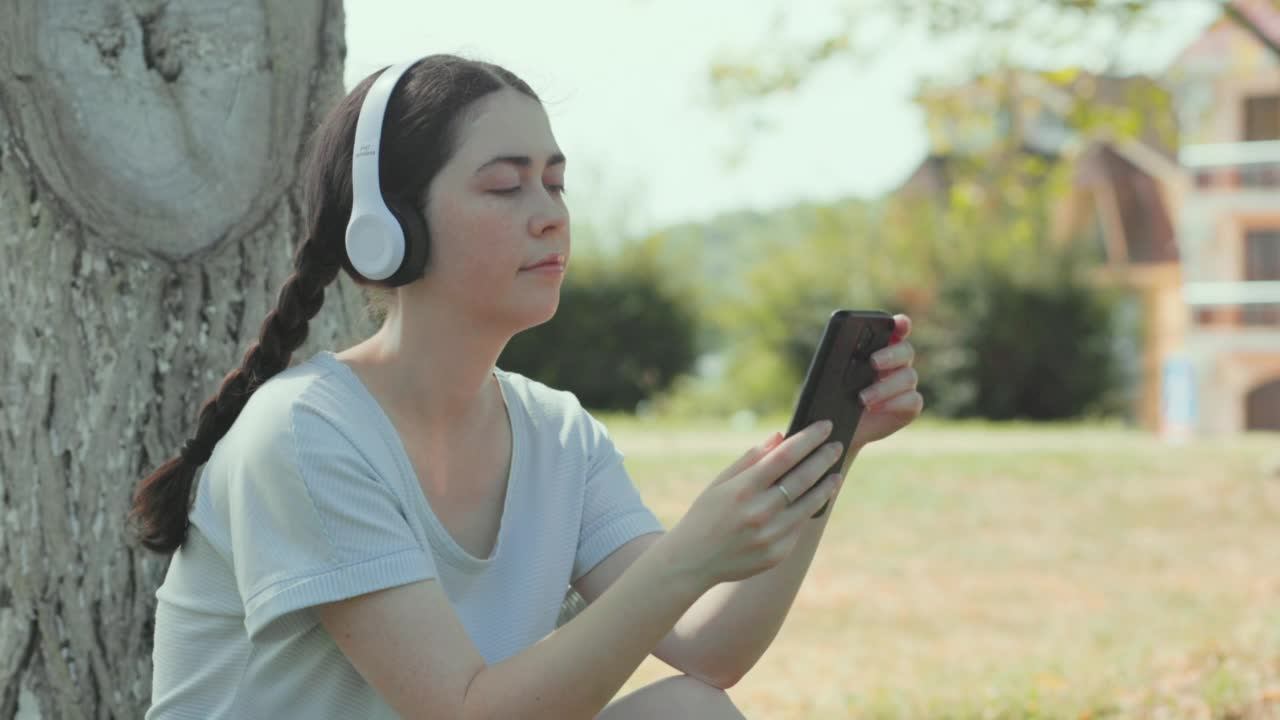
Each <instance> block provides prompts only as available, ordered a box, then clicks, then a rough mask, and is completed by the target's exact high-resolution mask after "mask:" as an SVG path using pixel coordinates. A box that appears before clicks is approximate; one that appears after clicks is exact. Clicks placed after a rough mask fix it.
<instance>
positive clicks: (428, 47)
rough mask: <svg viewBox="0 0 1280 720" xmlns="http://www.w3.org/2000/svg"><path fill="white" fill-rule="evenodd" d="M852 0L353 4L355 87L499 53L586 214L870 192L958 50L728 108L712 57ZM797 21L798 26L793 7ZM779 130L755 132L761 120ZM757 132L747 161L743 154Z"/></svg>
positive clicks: (909, 54) (908, 144) (572, 200)
mask: <svg viewBox="0 0 1280 720" xmlns="http://www.w3.org/2000/svg"><path fill="white" fill-rule="evenodd" d="M849 4H850V3H849V2H848V1H847V0H790V1H788V2H785V3H783V2H779V3H778V4H777V6H778V7H781V6H784V5H785V6H786V7H788V8H789V10H788V12H787V13H786V14H785V15H784V16H777V15H775V11H774V9H773V8H774V7H775V6H774V5H773V4H766V3H761V2H743V1H742V0H700V1H699V2H697V3H690V2H687V0H611V1H610V0H543V1H542V2H537V3H530V2H518V1H514V0H510V1H508V2H492V1H491V2H475V3H464V2H456V3H448V4H440V3H426V2H421V0H418V1H413V0H358V1H353V2H348V3H346V19H347V60H346V84H347V87H348V88H350V87H351V86H352V85H354V84H355V83H356V82H357V81H358V80H359V79H360V78H362V77H364V76H366V75H367V74H368V73H370V72H373V71H374V70H377V69H378V68H380V67H382V66H384V65H390V64H393V63H397V62H401V61H403V60H405V59H408V58H411V57H416V56H420V55H426V54H430V53H435V52H452V53H457V54H461V55H464V56H468V57H473V58H476V59H483V60H489V61H492V62H497V63H499V64H501V65H503V66H505V67H507V68H508V69H510V70H512V71H513V72H515V73H516V74H517V75H520V76H521V77H523V78H524V79H525V80H526V81H527V82H528V83H529V84H530V85H531V86H532V87H533V89H534V90H535V91H536V92H537V93H538V94H539V95H540V96H541V97H542V99H543V101H544V103H545V104H546V106H547V111H548V114H549V116H550V118H551V126H552V130H553V132H554V133H555V134H556V139H557V140H558V141H559V143H560V147H561V148H562V149H563V150H564V152H565V155H567V156H568V158H569V164H568V167H567V170H566V185H567V186H568V188H569V190H568V194H567V196H566V197H567V199H568V202H569V206H570V209H571V211H572V212H573V214H574V217H575V219H579V220H584V219H585V220H599V221H610V222H621V223H623V224H624V225H625V227H626V229H627V230H628V231H631V232H635V231H642V230H644V229H647V228H652V227H657V226H662V225H665V224H669V223H673V222H681V221H685V220H703V219H709V218H710V217H711V216H713V215H715V214H717V213H721V212H726V211H731V210H737V209H745V208H752V209H757V210H768V209H773V208H776V207H780V206H786V205H791V204H794V203H796V202H800V201H829V200H835V199H839V198H845V197H849V196H851V195H861V196H869V195H876V194H880V193H883V192H885V191H887V190H889V189H892V187H894V186H895V185H896V184H897V183H899V182H901V181H902V180H903V179H904V178H905V176H906V175H907V174H908V173H909V172H910V171H911V170H912V169H913V168H914V167H915V166H916V165H917V164H918V163H919V161H920V159H921V158H922V157H923V155H924V153H925V151H926V147H925V138H924V125H923V120H922V118H921V115H920V113H919V111H918V110H917V109H916V108H915V107H914V105H912V103H911V102H910V95H911V93H912V92H913V90H914V88H915V83H916V79H917V77H918V76H919V73H920V72H921V71H928V72H937V71H940V70H943V69H945V68H946V65H947V62H948V60H949V58H948V57H947V56H946V54H945V52H944V51H942V50H939V49H938V48H936V46H934V45H932V44H930V43H927V42H925V41H923V40H922V39H921V38H919V37H912V36H903V37H902V38H901V40H900V41H896V40H895V42H894V43H893V45H892V46H891V48H890V50H889V51H888V52H887V53H885V54H883V55H882V56H881V57H879V58H878V59H877V60H876V61H875V62H874V64H870V65H867V64H863V65H855V64H853V63H851V62H847V61H846V62H833V63H829V64H828V65H827V66H825V67H824V68H823V69H822V70H821V71H820V72H819V73H818V74H817V75H815V76H814V77H812V78H811V79H810V80H809V81H808V82H807V83H806V84H805V85H804V86H802V87H801V88H800V89H799V90H798V91H796V92H795V93H792V94H791V95H789V96H787V97H785V98H778V99H773V100H770V101H768V102H765V103H763V104H758V105H755V106H752V107H750V108H741V109H737V110H734V111H725V110H717V109H715V108H713V107H712V106H711V103H710V102H709V98H708V90H707V88H708V80H707V76H708V69H709V68H710V67H711V64H712V61H713V59H714V58H715V57H717V56H718V55H722V54H724V53H732V54H735V55H741V54H743V53H750V52H751V51H752V50H755V49H760V48H776V47H779V46H784V45H785V44H786V42H787V41H788V40H793V41H794V40H798V39H803V38H811V37H819V36H821V34H822V33H823V31H824V30H825V29H826V28H829V27H831V26H833V25H834V24H835V23H836V21H837V20H838V18H839V17H840V16H839V14H838V13H839V12H840V10H841V9H842V8H845V7H847V6H848V5H849ZM1169 6H1170V10H1171V12H1170V13H1168V14H1171V15H1172V14H1178V13H1177V12H1173V9H1174V8H1182V13H1181V14H1182V15H1185V18H1182V19H1181V21H1180V22H1178V24H1177V27H1176V28H1172V29H1171V30H1170V32H1169V35H1170V37H1169V38H1168V41H1167V42H1165V43H1163V44H1160V45H1161V46H1160V47H1152V46H1151V45H1150V44H1147V45H1144V48H1143V55H1144V57H1148V58H1150V59H1151V62H1153V63H1155V64H1159V63H1160V62H1162V61H1163V62H1167V61H1168V58H1169V57H1171V56H1172V54H1173V53H1174V52H1176V51H1177V50H1178V49H1179V48H1180V47H1181V44H1182V43H1183V42H1185V41H1187V40H1188V39H1190V38H1191V37H1192V36H1193V35H1194V33H1195V30H1196V28H1198V27H1203V25H1204V22H1205V20H1206V19H1207V18H1208V17H1209V15H1208V14H1207V13H1206V12H1205V9H1206V6H1207V3H1204V2H1199V3H1197V2H1189V1H1188V2H1180V3H1170V4H1169ZM782 17H784V18H785V22H782V21H781V19H780V18H782ZM761 117H763V118H766V119H768V120H769V121H770V123H771V124H772V126H771V128H770V129H769V130H765V131H763V132H757V133H754V134H752V133H749V132H748V130H747V128H749V126H750V124H751V123H752V122H753V118H761ZM746 138H751V141H750V142H749V143H745V149H746V152H745V155H744V157H743V158H742V162H741V163H739V164H737V165H736V166H733V167H730V166H729V164H728V162H727V158H728V156H729V154H730V153H731V152H732V151H733V150H734V149H735V147H738V146H743V145H744V143H743V140H744V139H746Z"/></svg>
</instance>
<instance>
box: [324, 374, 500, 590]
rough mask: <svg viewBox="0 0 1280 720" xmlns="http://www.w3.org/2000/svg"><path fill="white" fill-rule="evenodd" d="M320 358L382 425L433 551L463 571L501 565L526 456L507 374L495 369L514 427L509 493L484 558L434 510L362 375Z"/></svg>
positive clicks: (389, 423) (402, 446)
mask: <svg viewBox="0 0 1280 720" xmlns="http://www.w3.org/2000/svg"><path fill="white" fill-rule="evenodd" d="M316 357H317V358H320V359H322V361H323V362H324V363H325V364H327V365H330V366H332V367H335V368H336V369H337V370H338V371H339V374H340V375H341V376H342V377H343V378H344V379H345V380H346V382H347V384H348V385H349V386H351V388H352V389H353V390H354V391H355V392H356V394H357V395H359V396H360V398H361V400H362V402H364V403H365V405H366V406H368V408H369V410H370V411H371V414H372V415H373V417H374V418H375V420H376V422H377V423H378V424H379V426H380V427H379V430H380V431H381V433H382V434H383V436H384V437H385V438H386V440H387V442H388V444H390V446H391V447H392V449H393V452H394V454H395V455H396V462H397V463H399V465H400V470H401V472H402V473H403V474H404V478H405V480H406V482H408V483H409V486H410V487H409V492H410V494H411V495H412V496H413V497H415V498H417V501H418V502H420V503H421V506H422V508H423V509H425V510H426V517H427V528H428V532H430V533H431V535H432V539H433V540H434V541H435V542H436V543H438V544H435V545H434V547H433V549H435V550H436V551H438V552H440V553H441V554H442V555H443V556H444V559H445V560H447V561H448V562H449V563H450V564H451V565H454V566H455V567H458V568H460V569H462V570H469V571H478V570H483V569H485V568H488V567H490V566H491V565H493V564H494V563H495V562H497V561H498V559H499V558H501V556H502V550H503V547H504V546H505V545H506V543H505V541H504V538H505V537H506V535H507V534H508V532H509V531H510V530H509V526H510V525H511V523H512V508H513V507H515V505H516V504H515V502H514V501H513V499H512V498H513V496H514V495H515V494H516V491H517V489H518V488H519V487H520V483H519V478H520V473H519V472H518V468H519V467H520V461H521V460H522V457H523V441H524V433H523V429H522V428H521V426H520V423H519V422H517V421H516V417H515V413H516V409H515V407H513V405H512V400H513V399H517V401H518V398H516V395H517V393H513V392H508V390H509V388H508V384H507V377H506V376H507V373H506V372H505V371H503V370H502V369H500V368H497V367H495V368H494V373H493V374H494V377H495V378H496V379H497V381H498V391H499V394H500V395H501V396H502V402H503V406H504V408H505V411H506V414H507V423H508V424H509V425H510V427H511V466H510V468H509V469H508V470H507V491H506V496H505V498H504V499H503V504H502V517H501V519H500V520H499V521H498V537H497V540H495V541H494V544H493V549H492V550H491V551H490V552H489V557H487V558H480V557H476V556H475V555H472V554H471V553H470V552H468V551H467V550H466V549H464V548H463V547H462V546H461V545H459V544H458V542H457V541H456V540H454V539H453V536H452V535H450V534H449V531H448V530H447V529H446V528H445V527H444V525H443V524H442V523H441V522H440V518H438V517H437V516H436V513H435V510H433V509H432V508H431V502H430V501H428V500H427V496H426V494H425V493H423V492H422V485H421V483H420V481H419V478H418V476H417V473H416V472H415V471H414V469H413V463H412V461H410V460H409V453H408V451H407V450H406V449H405V446H404V440H403V439H402V438H401V437H400V433H399V431H398V430H396V427H395V424H394V423H392V422H391V417H390V416H389V415H387V413H386V411H385V410H383V409H382V405H381V404H380V403H379V402H378V399H377V398H375V397H374V396H373V393H371V392H369V388H368V387H366V386H365V384H364V381H363V380H361V379H360V376H359V375H356V373H355V370H353V369H351V366H349V365H347V364H346V363H344V362H343V361H341V360H339V359H338V357H337V355H336V354H335V353H334V352H333V351H331V350H321V351H319V352H317V353H316Z"/></svg>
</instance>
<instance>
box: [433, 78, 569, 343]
mask: <svg viewBox="0 0 1280 720" xmlns="http://www.w3.org/2000/svg"><path fill="white" fill-rule="evenodd" d="M467 116H468V117H469V118H470V121H469V122H466V121H464V123H463V125H462V127H460V128H459V137H458V142H459V145H458V148H457V151H456V153H455V154H454V156H453V158H452V159H451V160H449V162H448V163H446V164H445V166H444V167H443V168H442V169H441V171H440V173H439V174H438V175H437V176H436V177H435V179H434V180H433V181H432V182H431V184H430V185H429V186H428V188H427V197H426V220H427V227H428V228H430V233H431V255H430V258H429V260H428V262H427V270H426V274H425V276H424V278H423V281H422V282H421V283H414V285H421V290H422V291H423V292H425V293H426V294H427V295H429V296H430V297H429V298H424V300H425V301H426V302H430V303H433V304H437V303H440V302H444V303H446V304H447V305H448V306H449V307H450V308H451V309H452V310H453V311H457V312H462V313H465V314H466V315H467V316H469V317H470V319H471V320H472V321H473V322H478V323H481V324H482V326H499V327H505V328H507V330H508V331H509V332H512V333H513V334H514V333H515V332H519V331H520V330H523V329H525V328H528V327H533V326H534V325H538V324H540V323H543V322H546V321H547V320H549V319H551V317H552V316H553V315H555V311H556V307H557V306H558V305H559V302H560V284H561V281H562V279H563V276H562V274H556V273H548V272H545V271H539V272H533V271H529V270H522V268H527V267H528V266H530V265H532V264H534V263H536V262H538V261H540V260H542V259H543V258H544V257H546V256H547V255H549V254H553V253H560V254H562V255H563V256H564V257H565V260H566V261H567V260H568V257H569V211H568V208H567V207H566V206H565V203H564V198H563V197H562V196H561V191H562V188H563V186H564V170H565V167H564V165H565V164H564V158H563V156H561V154H560V148H559V146H558V145H557V144H556V141H555V137H554V136H553V135H552V133H551V125H550V122H549V121H548V119H547V114H546V112H545V111H544V110H543V108H542V105H541V103H539V102H538V101H537V100H534V99H533V98H530V97H528V96H527V95H524V94H522V93H520V92H517V91H514V90H509V89H504V90H500V91H498V92H495V93H493V94H490V95H487V96H485V97H484V98H482V99H480V100H479V101H477V102H476V104H475V105H474V106H473V107H472V109H471V112H470V113H467ZM414 294H415V295H416V294H417V293H414ZM409 312H410V313H412V309H410V310H409Z"/></svg>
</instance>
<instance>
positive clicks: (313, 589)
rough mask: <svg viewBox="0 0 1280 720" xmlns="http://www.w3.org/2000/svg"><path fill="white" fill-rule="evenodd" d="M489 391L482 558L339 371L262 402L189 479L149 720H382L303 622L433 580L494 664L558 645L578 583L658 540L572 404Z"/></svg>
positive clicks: (559, 394) (285, 387) (250, 406)
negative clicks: (499, 401) (452, 530)
mask: <svg viewBox="0 0 1280 720" xmlns="http://www.w3.org/2000/svg"><path fill="white" fill-rule="evenodd" d="M495 375H496V377H497V379H498V381H499V387H500V388H501V389H502V395H503V398H504V400H505V401H506V406H507V410H508V414H509V416H510V420H511V437H512V459H511V471H510V475H509V478H508V486H507V493H506V499H505V505H504V508H503V514H502V521H501V527H500V530H499V534H498V538H497V541H496V544H495V546H494V549H493V551H492V553H491V554H490V557H488V558H477V557H475V556H473V555H471V554H470V553H468V552H467V551H466V550H464V549H462V547H461V546H459V545H458V544H457V543H456V542H455V541H454V540H453V538H452V537H451V536H450V535H449V533H448V532H447V531H446V530H445V528H444V526H443V525H441V524H440V521H439V520H438V519H437V518H436V516H435V514H434V513H432V511H431V508H430V506H429V505H428V503H427V501H426V498H425V496H424V495H423V494H422V490H421V487H420V486H419V484H418V481H417V478H416V476H415V475H414V471H413V467H412V465H411V464H410V461H409V458H408V455H407V454H406V453H405V450H404V446H403V445H402V443H401V440H400V437H399V435H398V434H397V432H396V430H395V428H394V426H393V425H392V424H391V421H390V419H388V417H387V416H386V414H385V413H384V412H383V411H382V409H381V407H380V406H379V405H378V403H377V401H376V400H375V399H374V398H373V396H372V395H371V394H370V393H369V392H368V390H367V389H366V388H365V386H364V385H363V384H362V383H361V381H360V380H359V378H358V377H357V376H356V375H355V373H354V372H352V370H351V368H349V367H348V366H347V365H346V364H344V363H343V362H341V361H340V360H338V359H337V357H336V356H334V354H333V353H331V352H328V351H322V352H319V353H317V354H316V355H314V356H313V357H312V358H311V359H310V360H308V361H306V362H303V363H300V364H298V365H295V366H293V367H291V368H289V369H287V370H285V371H284V372H282V373H280V374H279V375H277V376H275V377H273V378H271V379H270V380H268V381H267V382H266V383H264V384H263V386H262V387H261V388H259V389H258V390H257V392H255V393H254V394H253V396H252V397H251V398H250V399H249V401H248V403H247V404H246V405H245V408H244V410H243V411H242V412H241V413H240V415H239V416H238V417H237V418H236V421H235V423H234V424H233V425H232V427H231V429H230V430H229V431H228V432H227V434H226V436H224V437H223V438H222V440H221V441H220V442H219V443H218V444H217V446H216V447H215V449H214V452H213V455H212V457H211V458H210V459H209V462H208V463H206V464H205V465H204V466H203V467H202V469H201V472H200V476H199V482H198V486H197V490H196V499H195V505H194V507H193V509H192V511H191V524H192V527H191V529H190V535H189V539H188V540H187V542H186V543H185V544H184V545H183V546H182V548H181V549H179V550H178V552H177V553H175V554H174V556H173V559H172V561H171V563H170V565H169V569H168V572H167V574H166V576H165V579H164V583H163V584H162V585H161V586H160V588H159V590H158V591H157V592H156V597H157V599H158V601H159V603H158V606H157V608H156V616H155V650H154V653H153V655H152V660H153V666H154V670H153V678H152V691H151V692H152V706H151V709H150V710H149V711H148V713H147V715H146V717H147V719H148V720H174V719H178V718H183V719H186V718H190V719H191V720H196V719H198V720H215V719H218V718H237V719H247V718H259V717H261V718H273V719H284V718H307V719H308V720H325V719H326V718H335V719H336V718H344V719H345V718H362V719H370V720H372V719H377V718H394V717H395V713H394V712H393V711H392V709H391V708H390V706H389V705H387V704H386V702H385V701H383V700H382V698H381V697H380V696H379V695H378V694H377V692H376V691H375V690H374V689H373V687H372V686H370V685H369V684H368V683H366V682H365V681H364V679H363V678H361V677H360V675H359V674H358V673H357V672H356V670H355V668H354V667H353V666H352V665H351V664H350V663H349V662H348V661H347V659H346V656H344V655H343V654H342V651H341V650H340V649H339V648H338V646H337V645H336V644H335V643H334V642H333V640H332V638H331V637H330V636H329V634H328V633H327V632H326V631H325V630H324V627H323V626H321V625H320V624H319V622H318V621H317V619H316V616H315V613H314V611H313V609H312V608H313V606H315V605H317V604H320V603H325V602H330V601H334V600H339V599H342V598H348V597H353V596H356V595H361V594H364V593H368V592H373V591H375V590H381V589H385V588H389V587H394V586H396V585H402V584H405V583H410V582H414V581H417V580H423V579H427V578H436V579H437V580H438V581H439V582H440V584H441V587H442V589H443V590H444V592H445V593H446V595H447V596H448V598H449V601H450V603H451V604H452V606H453V608H454V610H455V611H456V612H457V613H458V617H459V618H460V620H461V621H462V624H463V626H464V627H465V628H466V630H467V633H468V634H469V635H470V637H471V639H472V641H474V643H475V645H476V647H477V648H478V649H479V651H480V654H481V655H482V656H483V657H484V660H485V662H486V663H488V664H493V663H496V662H498V661H500V660H503V659H505V658H507V657H510V656H511V655H514V654H516V653H518V652H520V651H521V650H524V649H525V648H528V647H530V646H531V645H533V644H534V643H535V642H537V641H538V640H539V639H541V638H543V637H545V636H546V635H547V634H549V633H550V632H551V631H552V630H554V629H555V623H556V619H557V617H558V614H559V611H560V606H561V602H562V601H563V599H564V596H565V592H566V590H567V589H568V586H569V583H570V582H571V581H574V580H577V579H578V578H579V577H581V576H582V575H584V574H586V572H587V571H589V570H590V569H591V568H592V567H594V566H595V565H596V564H597V563H598V562H600V561H601V560H603V559H604V558H605V557H607V556H608V555H609V554H610V553H612V552H613V551H614V550H616V549H617V548H619V547H620V546H622V545H623V544H625V543H626V542H628V541H629V540H632V539H633V538H635V537H637V536H639V535H643V534H646V533H653V532H662V531H663V527H662V525H661V523H660V522H659V521H658V519H657V517H656V516H655V515H654V514H653V513H652V512H651V511H650V510H649V508H647V507H646V506H645V504H644V502H643V501H642V500H641V498H640V495H639V494H638V493H637V491H636V489H635V486H634V485H633V483H632V481H631V478H630V477H629V476H628V474H627V471H626V470H625V469H624V467H623V462H622V454H621V453H620V452H619V451H618V450H617V449H616V448H615V447H614V445H613V442H612V441H611V440H610V438H609V435H608V432H607V431H606V430H605V428H604V426H603V425H602V424H601V423H600V422H599V421H597V420H596V419H595V418H594V417H592V416H591V415H590V414H589V413H588V412H587V411H586V410H585V409H583V408H582V406H581V405H580V404H579V403H578V400H577V398H576V397H575V396H574V395H573V394H572V393H569V392H565V391H561V390H554V389H552V388H549V387H547V386H546V385H543V384H541V383H539V382H536V381H534V380H531V379H529V378H526V377H524V376H522V375H519V374H517V373H511V372H507V371H504V370H501V369H496V370H495Z"/></svg>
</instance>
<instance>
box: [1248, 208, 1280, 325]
mask: <svg viewBox="0 0 1280 720" xmlns="http://www.w3.org/2000/svg"><path fill="white" fill-rule="evenodd" d="M1244 242H1245V251H1244V279H1245V280H1263V281H1267V280H1269V281H1277V280H1280V228H1268V229H1265V230H1250V231H1249V232H1247V233H1245V237H1244ZM1244 322H1245V324H1246V325H1280V304H1274V303H1272V304H1256V303H1255V304H1251V305H1246V306H1245V309H1244Z"/></svg>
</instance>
